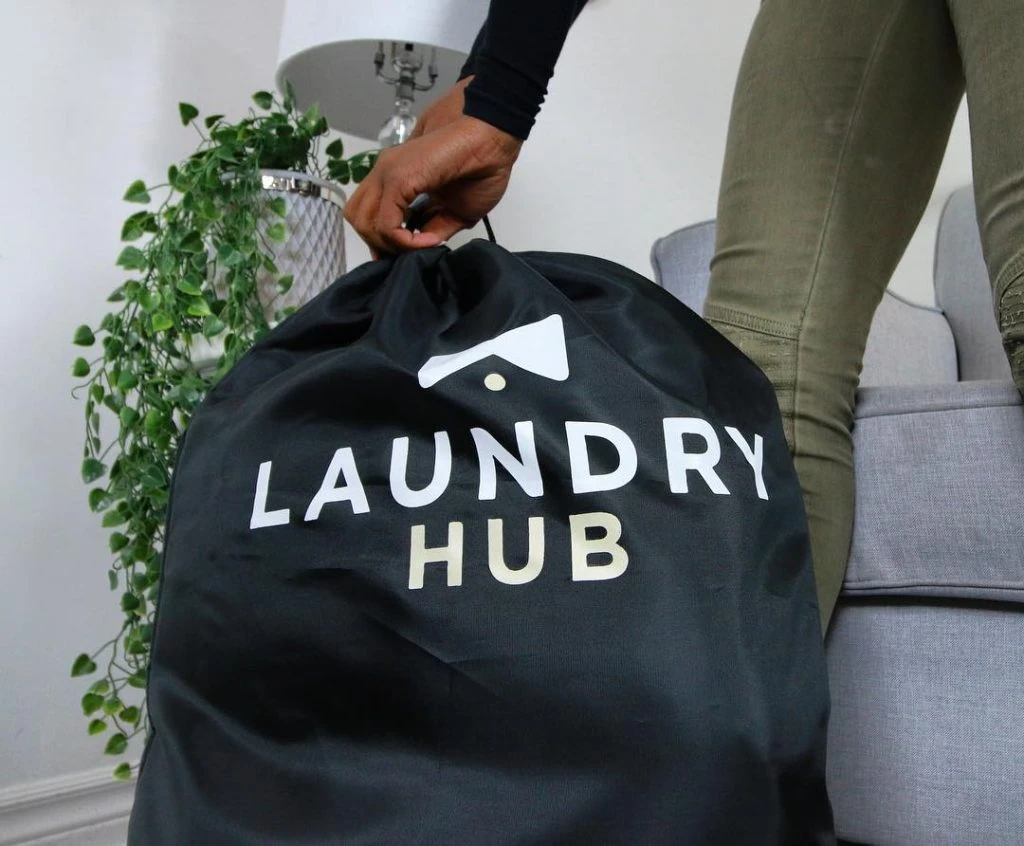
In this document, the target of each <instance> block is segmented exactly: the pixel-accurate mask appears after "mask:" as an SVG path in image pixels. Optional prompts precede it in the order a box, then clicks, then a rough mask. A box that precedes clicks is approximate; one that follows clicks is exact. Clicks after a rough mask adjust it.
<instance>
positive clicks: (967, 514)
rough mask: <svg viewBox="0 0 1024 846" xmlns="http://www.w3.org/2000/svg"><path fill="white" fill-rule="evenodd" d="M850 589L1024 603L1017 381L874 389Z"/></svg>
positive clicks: (859, 459)
mask: <svg viewBox="0 0 1024 846" xmlns="http://www.w3.org/2000/svg"><path fill="white" fill-rule="evenodd" d="M854 465H855V470H856V479H857V505H856V519H855V523H854V536H853V548H852V551H851V557H850V566H849V569H848V570H847V575H846V582H845V585H844V594H845V595H846V596H847V597H854V596H859V597H865V596H885V595H917V596H941V597H950V598H963V599H990V600H999V601H1010V602H1016V603H1024V482H1022V480H1024V406H1022V403H1021V398H1020V395H1019V394H1018V393H1017V390H1016V388H1015V387H1014V386H1013V384H1012V383H1009V382H1005V383H1004V382H963V383H959V384H954V385H939V386H931V387H900V388H865V389H863V390H862V391H861V392H860V394H859V397H858V406H857V412H856V423H855V426H854Z"/></svg>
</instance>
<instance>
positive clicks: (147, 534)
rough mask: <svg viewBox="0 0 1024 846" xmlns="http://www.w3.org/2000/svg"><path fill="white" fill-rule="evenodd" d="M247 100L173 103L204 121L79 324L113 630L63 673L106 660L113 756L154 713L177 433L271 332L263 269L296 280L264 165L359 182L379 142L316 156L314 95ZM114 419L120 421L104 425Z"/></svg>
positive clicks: (100, 722) (97, 668)
mask: <svg viewBox="0 0 1024 846" xmlns="http://www.w3.org/2000/svg"><path fill="white" fill-rule="evenodd" d="M253 101H254V103H255V105H256V107H257V109H254V110H250V111H249V113H248V115H247V116H246V117H245V118H244V119H242V120H240V121H238V122H237V123H230V122H228V121H226V120H225V118H224V116H223V115H210V116H208V117H206V118H203V119H200V115H199V111H198V109H196V108H195V106H192V105H191V104H189V103H180V104H179V106H178V109H179V114H180V117H181V121H182V124H184V125H185V126H190V125H191V126H192V127H194V128H195V130H196V131H197V132H198V134H199V138H200V142H199V145H198V149H197V150H196V152H195V153H193V154H192V155H191V156H190V157H189V158H188V159H187V160H185V161H184V162H181V163H179V164H176V165H172V166H171V167H170V168H169V169H168V171H167V181H166V182H165V183H163V184H160V185H146V184H145V183H144V182H143V181H142V180H136V181H135V182H133V183H132V184H131V185H130V186H129V187H128V190H127V192H126V193H125V195H124V199H125V200H126V201H128V202H129V203H133V204H138V205H140V206H143V207H145V208H142V209H140V210H139V211H137V212H135V213H134V214H132V215H130V216H129V217H128V218H127V220H125V222H124V225H123V227H122V229H121V240H122V241H123V242H125V243H126V246H125V247H124V248H123V249H122V250H121V253H120V255H119V256H118V258H117V266H118V267H120V268H121V269H122V270H123V271H125V273H126V274H127V275H128V278H127V279H126V280H125V281H124V282H122V284H120V285H119V286H118V287H117V288H116V289H115V290H114V292H113V293H112V294H111V295H110V297H109V302H111V303H115V304H118V306H117V308H116V309H115V310H113V311H111V312H110V313H109V314H106V315H105V316H104V317H103V319H102V321H101V322H100V323H99V325H98V326H96V327H91V326H89V325H83V326H80V327H79V328H78V330H77V331H76V332H75V335H74V343H75V344H77V345H78V346H80V347H88V348H94V347H96V348H97V351H96V354H95V355H94V356H92V357H91V358H90V357H88V356H87V355H86V354H83V355H81V356H79V357H78V358H76V359H75V361H74V364H73V365H72V375H73V376H74V377H75V378H77V379H79V380H82V381H81V383H80V384H79V386H78V387H77V388H76V390H75V394H76V396H79V397H80V398H81V399H83V400H84V406H85V450H84V456H83V461H82V467H81V473H82V480H83V481H84V482H85V484H86V485H88V486H90V490H89V492H88V504H89V508H90V509H91V510H92V511H93V512H95V513H96V514H99V515H102V517H101V519H102V525H103V527H104V528H106V529H109V530H110V536H109V545H110V553H111V562H110V566H109V569H108V572H107V576H108V580H109V584H110V589H111V591H113V592H115V593H116V594H117V596H118V600H117V601H118V603H119V607H120V612H121V615H122V616H121V625H120V629H119V630H118V631H117V632H116V634H114V636H113V637H111V638H110V639H109V640H107V641H106V642H105V643H103V644H102V645H101V646H100V647H99V648H98V649H94V650H92V651H89V652H83V653H82V654H80V655H79V656H78V657H77V658H76V659H75V660H74V663H73V665H72V668H71V674H72V675H73V676H90V675H92V674H94V673H97V672H99V675H100V677H99V679H98V680H97V681H95V682H94V683H93V684H91V686H90V687H89V688H88V690H87V691H86V693H85V695H84V696H83V697H82V700H81V706H82V710H83V712H84V713H85V716H86V717H87V719H88V720H89V723H88V732H89V734H90V735H97V736H100V737H101V738H102V742H103V743H104V748H105V751H106V753H107V754H110V755H114V756H123V755H124V754H125V753H126V751H127V749H128V746H129V743H130V742H131V740H132V739H133V738H134V737H136V736H137V735H139V734H140V733H142V734H144V733H145V732H147V731H148V727H149V726H148V715H147V712H146V707H145V688H146V678H147V671H148V667H149V657H150V645H151V643H152V640H153V620H154V611H155V607H156V599H157V594H158V592H159V589H160V567H161V559H162V549H163V542H164V519H165V515H166V510H167V503H168V497H169V490H170V479H171V472H172V468H173V465H174V460H175V457H176V455H177V449H178V444H179V442H180V439H181V436H182V434H183V432H184V431H185V429H186V427H187V426H188V423H189V420H190V419H191V417H192V414H193V412H194V411H195V409H196V408H197V406H198V405H199V403H200V402H202V400H203V398H204V397H205V396H206V394H207V393H208V391H209V390H210V388H211V387H212V386H213V385H214V384H215V383H216V382H217V380H218V379H220V378H221V377H222V376H223V375H224V374H225V373H226V372H227V371H228V370H230V369H231V368H232V367H233V366H234V364H235V363H236V362H237V361H238V359H239V358H240V357H241V356H242V355H243V354H244V353H245V352H246V351H247V350H248V349H249V348H250V347H251V346H252V345H253V343H255V342H256V341H257V340H259V338H260V337H261V336H262V335H264V334H265V333H266V332H267V331H269V324H268V322H267V319H266V316H265V308H267V307H268V306H269V305H270V304H268V303H263V302H261V301H260V297H259V295H258V291H259V290H260V281H261V280H262V279H265V278H266V274H271V275H272V278H273V279H274V280H275V281H276V285H277V290H278V292H279V294H280V295H283V294H285V293H286V292H287V291H288V290H289V289H290V287H291V284H292V279H291V277H290V276H287V275H282V274H281V273H280V271H279V269H278V267H277V265H276V264H275V262H274V257H275V249H276V248H277V247H278V246H279V245H281V244H283V243H285V242H286V241H287V239H288V237H289V233H288V231H287V229H286V226H285V222H284V218H285V215H286V206H285V202H284V200H283V199H282V198H280V197H276V198H272V197H271V196H270V195H269V194H268V193H266V192H264V191H263V190H262V183H261V177H260V171H261V170H262V169H278V170H291V171H300V172H305V173H308V174H312V175H316V176H320V177H327V178H329V179H333V180H335V181H337V182H340V183H342V184H347V183H349V182H359V181H360V180H361V179H362V178H363V177H364V176H365V175H366V174H367V173H368V172H369V170H370V168H371V167H372V166H373V162H374V156H375V154H374V153H360V154H358V155H356V156H353V157H351V158H347V159H346V158H344V149H343V146H342V142H341V141H340V139H338V140H334V141H332V142H331V143H330V144H328V145H327V146H326V148H325V150H324V154H325V155H324V158H323V163H321V156H320V150H319V146H320V142H321V140H322V139H323V137H324V136H325V135H326V134H327V132H328V126H327V121H326V120H325V119H324V118H323V117H322V116H321V114H320V111H319V109H318V108H317V106H315V105H314V106H313V107H311V108H310V109H308V110H306V111H305V112H299V111H297V110H296V108H295V96H294V93H293V92H292V90H291V88H290V87H289V88H288V90H287V93H286V94H285V96H284V98H283V100H278V99H277V98H276V97H275V96H274V95H273V94H271V93H270V92H267V91H259V92H257V93H256V94H254V95H253ZM154 197H157V198H159V199H157V200H154ZM289 312H290V310H289V309H284V310H277V311H276V312H275V314H274V317H275V319H283V318H284V317H286V316H287V315H288V313H289ZM199 338H205V339H208V340H209V341H210V342H213V343H215V344H216V345H217V347H218V350H219V357H218V359H217V361H216V365H215V366H214V367H213V368H212V369H211V370H201V369H200V368H199V367H198V366H197V365H196V364H195V363H193V361H192V358H191V356H190V348H191V347H192V344H193V343H194V342H195V341H196V340H197V339H199ZM111 424H112V428H113V430H114V434H113V435H112V436H108V437H106V438H105V437H104V431H105V430H106V427H107V426H110V425H111ZM114 775H115V777H117V778H121V779H126V778H129V777H130V776H131V765H130V764H129V763H128V762H127V761H122V762H121V763H120V764H118V766H117V767H116V769H115V770H114Z"/></svg>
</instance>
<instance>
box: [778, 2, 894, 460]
mask: <svg viewBox="0 0 1024 846" xmlns="http://www.w3.org/2000/svg"><path fill="white" fill-rule="evenodd" d="M904 2H905V0H904ZM903 5H904V4H903V3H898V4H897V5H895V6H894V7H893V9H892V11H891V12H890V14H889V17H888V18H887V19H886V21H885V24H884V25H883V26H882V28H881V29H880V30H879V32H878V37H877V38H876V39H875V43H874V44H873V45H872V46H871V56H870V58H869V59H868V62H867V64H866V65H865V68H864V75H863V76H862V77H861V81H860V87H859V88H858V90H857V98H856V101H855V103H854V107H853V111H852V112H851V114H850V122H849V124H848V125H847V127H846V135H845V137H844V138H843V146H842V149H841V150H840V151H839V158H838V161H837V162H836V169H835V173H834V178H833V181H832V191H831V194H830V195H829V199H828V208H827V210H826V212H825V219H824V221H823V222H822V226H821V235H820V237H819V238H818V249H817V252H816V254H815V256H814V267H813V268H812V270H811V284H810V285H808V286H807V299H806V300H805V301H804V307H803V311H802V313H801V316H800V332H799V334H798V337H797V339H796V361H795V368H796V369H795V373H794V380H793V454H794V455H796V454H797V453H798V451H799V449H798V446H797V420H799V418H800V411H801V402H800V397H801V390H800V383H801V378H800V377H801V373H802V366H801V364H802V362H801V360H802V358H803V347H804V343H803V340H804V332H805V330H806V327H807V311H808V309H809V308H810V305H811V299H812V298H813V297H814V292H815V289H816V287H817V285H818V271H819V269H820V268H821V260H822V255H823V253H824V251H825V238H826V237H827V235H828V228H829V224H830V223H831V221H832V215H833V213H834V211H835V206H836V198H837V197H838V195H839V175H840V174H841V173H842V171H843V168H844V167H845V165H846V159H847V156H848V154H849V150H850V138H851V136H852V135H853V128H854V126H855V125H856V122H857V118H858V117H859V116H860V112H861V110H862V108H863V106H864V94H865V90H866V89H867V85H868V80H869V79H870V78H871V75H872V73H873V72H874V68H875V65H876V64H877V63H878V55H879V48H880V45H881V44H882V42H883V41H884V40H885V38H886V36H887V35H888V34H889V30H891V29H892V26H893V21H894V20H895V19H896V15H897V14H898V13H899V12H900V11H901V9H902V8H903Z"/></svg>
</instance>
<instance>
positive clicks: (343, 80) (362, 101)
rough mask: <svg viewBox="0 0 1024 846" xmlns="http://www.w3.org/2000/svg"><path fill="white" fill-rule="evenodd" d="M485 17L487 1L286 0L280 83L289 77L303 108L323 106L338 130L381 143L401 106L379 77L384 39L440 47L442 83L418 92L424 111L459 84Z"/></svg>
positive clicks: (424, 76)
mask: <svg viewBox="0 0 1024 846" xmlns="http://www.w3.org/2000/svg"><path fill="white" fill-rule="evenodd" d="M486 17H487V0H287V2H286V3H285V9H284V22H283V25H282V29H281V46H280V50H279V52H278V61H277V86H278V88H279V89H281V90H282V91H283V90H284V86H285V80H289V81H290V82H291V84H292V86H293V87H294V89H295V95H296V98H297V100H298V104H299V106H300V107H302V108H303V109H305V108H308V107H309V106H310V105H311V104H312V103H314V102H315V103H319V104H320V108H321V110H322V112H323V114H324V116H325V117H326V118H327V121H328V123H330V125H331V126H333V127H334V128H335V129H339V130H341V131H343V132H347V133H349V134H351V135H356V136H359V137H360V138H376V137H377V131H378V130H379V129H380V127H381V124H383V123H384V121H385V120H387V118H388V116H389V115H390V114H391V112H392V109H393V106H394V89H393V88H390V87H389V86H386V85H382V84H381V83H380V82H379V81H378V80H377V79H376V78H375V76H374V67H373V56H374V53H375V52H376V51H377V44H378V42H380V41H384V42H386V43H385V49H388V47H389V45H388V44H387V42H391V41H398V42H412V43H414V44H418V45H421V46H426V47H428V48H429V47H437V48H438V50H437V67H438V71H439V76H438V79H437V84H436V85H435V86H434V88H433V89H432V90H431V91H429V92H426V93H422V94H417V95H416V104H415V111H416V113H417V114H418V113H419V112H421V111H422V110H423V108H424V107H425V106H427V105H428V104H429V103H430V102H432V101H433V100H434V99H435V98H436V97H437V96H438V95H440V94H442V93H444V91H446V90H447V89H448V87H449V86H450V85H451V84H452V83H453V82H455V81H456V79H457V77H458V73H459V70H460V69H461V68H462V64H463V62H464V61H465V59H466V56H467V55H468V54H469V51H470V49H471V48H472V46H473V39H474V38H476V34H477V32H478V31H479V30H480V27H481V26H482V25H483V22H484V19H485V18H486ZM426 58H427V59H428V60H429V50H428V51H427V55H426ZM385 71H386V72H388V73H389V75H393V72H392V70H391V67H390V63H385ZM420 81H422V82H424V83H426V82H427V73H426V65H424V69H423V71H422V73H421V74H420Z"/></svg>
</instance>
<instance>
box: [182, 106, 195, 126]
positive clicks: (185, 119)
mask: <svg viewBox="0 0 1024 846" xmlns="http://www.w3.org/2000/svg"><path fill="white" fill-rule="evenodd" d="M178 115H179V116H180V117H181V125H182V126H188V125H189V124H190V123H191V122H192V121H193V120H195V119H196V118H197V117H199V109H197V108H196V107H195V106H193V105H192V104H191V103H178Z"/></svg>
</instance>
